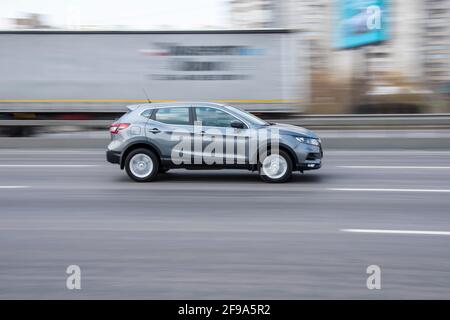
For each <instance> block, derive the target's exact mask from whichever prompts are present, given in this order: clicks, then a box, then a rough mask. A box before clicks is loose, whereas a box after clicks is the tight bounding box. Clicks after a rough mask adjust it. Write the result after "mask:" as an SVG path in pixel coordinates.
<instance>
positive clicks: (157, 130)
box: [148, 128, 161, 133]
mask: <svg viewBox="0 0 450 320" xmlns="http://www.w3.org/2000/svg"><path fill="white" fill-rule="evenodd" d="M148 132H151V133H160V132H161V130H159V129H158V128H153V129H148Z"/></svg>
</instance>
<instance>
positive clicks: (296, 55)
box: [0, 29, 309, 113]
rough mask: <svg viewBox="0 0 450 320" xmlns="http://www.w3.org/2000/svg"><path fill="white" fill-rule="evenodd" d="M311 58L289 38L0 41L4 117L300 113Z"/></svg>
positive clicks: (83, 35)
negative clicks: (193, 106)
mask: <svg viewBox="0 0 450 320" xmlns="http://www.w3.org/2000/svg"><path fill="white" fill-rule="evenodd" d="M307 57H308V54H307V52H306V46H305V43H304V41H303V40H302V34H301V33H299V32H295V31H292V30H285V29H274V30H272V29H270V30H247V31H242V30H221V31H167V32H166V31H164V32H163V31H161V32H158V31H155V32H147V31H145V32H144V31H143V32H138V31H137V32H122V31H118V32H114V31H111V32H110V31H106V32H91V31H89V32H81V31H80V32H75V31H74V32H70V31H69V32H67V31H10V32H7V31H6V32H5V31H4V32H0V112H48V111H55V112H56V111H58V112H83V111H87V112H89V113H91V112H92V113H95V112H119V111H123V110H125V105H127V104H131V103H139V102H145V100H146V97H145V94H144V90H143V89H145V91H147V93H148V96H149V98H150V99H151V100H152V101H220V102H223V103H229V104H234V105H242V106H244V107H245V108H246V109H248V110H253V111H276V112H283V111H302V110H303V108H304V106H305V104H306V103H307V102H308V94H309V90H308V87H309V85H308V83H309V81H308V69H309V68H308V65H307V61H308V59H307Z"/></svg>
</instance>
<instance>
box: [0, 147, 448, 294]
mask: <svg viewBox="0 0 450 320" xmlns="http://www.w3.org/2000/svg"><path fill="white" fill-rule="evenodd" d="M424 166H425V168H418V167H424ZM347 229H362V230H359V231H360V232H348V230H347ZM345 230H347V231H345ZM374 230H375V231H374ZM386 230H396V231H390V232H391V233H383V232H389V231H386ZM350 231H351V230H350ZM353 231H358V230H353ZM411 231H415V232H414V233H410V232H411ZM431 231H433V232H437V233H429V232H431ZM369 232H370V233H369ZM449 232H450V152H432V151H423V152H421V151H388V152H383V151H374V152H370V151H365V152H358V151H351V152H347V151H332V152H327V153H326V154H325V163H324V167H323V168H322V169H321V170H319V171H316V172H310V173H307V174H304V175H302V174H300V173H298V174H296V175H295V177H294V178H293V180H292V181H291V182H289V183H286V184H282V185H271V184H265V183H263V182H261V181H260V180H259V178H258V176H257V175H256V174H252V173H249V172H245V171H211V172H208V171H199V172H193V171H184V170H176V171H171V172H169V173H168V174H165V175H162V176H161V177H160V179H159V181H157V182H153V183H145V184H137V183H134V182H131V181H130V180H129V179H128V178H127V176H126V175H125V174H124V172H121V171H120V170H119V168H118V167H117V166H115V165H111V164H107V163H106V162H105V161H104V153H103V151H102V150H29V151H27V150H20V149H16V150H5V149H3V150H0V298H1V299H5V298H12V299H16V298H37V299H47V298H62V299H79V298H106V299H109V298H145V299H228V298H229V299H304V298H319V299H321V298H331V299H338V298H339V299H340V298H342V299H346V298H364V299H365V298H368V299H380V298H388V299H391V298H392V299H393V298H398V299H403V298H425V299H428V298H447V299H448V298H450V233H449ZM69 265H79V266H80V268H81V272H82V277H81V286H82V289H81V290H72V291H71V290H68V289H66V278H67V276H68V275H67V274H66V268H67V266H69ZM369 265H378V266H380V268H381V285H382V288H381V290H368V289H367V288H366V279H367V277H368V276H369V275H368V274H366V268H367V267H368V266H369Z"/></svg>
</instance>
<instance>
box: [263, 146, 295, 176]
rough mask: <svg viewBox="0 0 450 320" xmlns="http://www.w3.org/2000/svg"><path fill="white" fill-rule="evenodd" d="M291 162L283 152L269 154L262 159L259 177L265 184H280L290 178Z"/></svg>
mask: <svg viewBox="0 0 450 320" xmlns="http://www.w3.org/2000/svg"><path fill="white" fill-rule="evenodd" d="M292 167H293V164H292V160H291V157H290V156H289V155H288V154H287V153H286V152H284V151H282V150H280V151H279V152H278V153H273V154H272V153H271V154H268V155H267V156H265V157H264V159H262V160H261V162H260V164H259V175H260V177H261V179H262V180H263V181H265V182H270V183H282V182H286V181H287V180H288V179H289V178H290V177H291V176H292Z"/></svg>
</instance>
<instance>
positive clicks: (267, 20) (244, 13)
mask: <svg viewBox="0 0 450 320" xmlns="http://www.w3.org/2000/svg"><path fill="white" fill-rule="evenodd" d="M276 2H277V1H276V0H230V8H231V9H230V12H231V23H232V25H233V26H236V27H238V28H244V29H260V28H276V27H277V26H276V23H277V17H276V14H275V9H276V7H277V5H276Z"/></svg>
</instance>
